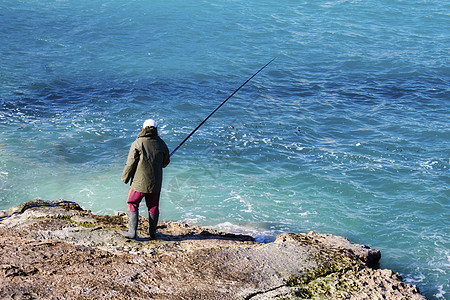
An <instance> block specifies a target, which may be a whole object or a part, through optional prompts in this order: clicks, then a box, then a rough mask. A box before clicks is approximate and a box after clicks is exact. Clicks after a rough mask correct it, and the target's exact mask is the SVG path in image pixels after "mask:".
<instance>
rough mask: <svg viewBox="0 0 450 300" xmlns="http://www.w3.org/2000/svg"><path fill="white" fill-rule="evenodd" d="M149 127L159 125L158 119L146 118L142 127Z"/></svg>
mask: <svg viewBox="0 0 450 300" xmlns="http://www.w3.org/2000/svg"><path fill="white" fill-rule="evenodd" d="M147 127H155V128H156V127H158V124H156V121H155V120H153V119H148V120H145V122H144V125H143V126H142V128H147Z"/></svg>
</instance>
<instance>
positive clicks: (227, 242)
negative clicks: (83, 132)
mask: <svg viewBox="0 0 450 300" xmlns="http://www.w3.org/2000/svg"><path fill="white" fill-rule="evenodd" d="M126 224H127V216H126V214H124V213H119V214H117V215H106V216H97V215H94V214H92V213H91V212H89V211H85V210H83V209H82V208H81V207H80V206H79V205H78V204H76V203H74V202H69V201H54V202H49V201H42V200H34V201H30V202H27V203H24V204H22V205H19V206H15V207H12V208H10V209H9V210H6V211H0V298H1V299H95V298H96V299H105V298H114V299H255V300H256V299H425V297H423V296H422V295H421V294H420V292H419V290H418V288H417V287H416V286H414V285H410V284H406V283H404V282H403V281H402V279H401V277H400V276H399V275H398V274H395V273H393V272H392V271H390V270H380V269H377V266H378V262H379V259H380V257H381V254H380V252H379V251H378V250H375V249H370V248H369V247H367V246H363V245H357V244H352V243H350V242H349V241H348V240H346V239H345V238H343V237H339V236H333V235H326V234H317V233H314V232H310V233H308V234H292V233H284V234H281V235H279V236H278V237H277V239H276V240H275V242H273V243H258V242H256V241H255V240H254V239H253V238H252V237H250V236H245V235H235V234H230V233H224V232H218V231H215V230H211V229H208V228H202V227H199V226H195V225H190V224H186V223H176V222H160V223H159V226H158V234H157V240H150V239H149V237H148V235H147V234H146V233H145V232H146V229H147V228H146V225H147V222H146V221H145V220H144V218H143V217H141V220H140V226H139V234H140V238H139V239H138V240H127V239H125V238H123V237H122V236H121V235H120V233H119V232H120V231H123V230H126Z"/></svg>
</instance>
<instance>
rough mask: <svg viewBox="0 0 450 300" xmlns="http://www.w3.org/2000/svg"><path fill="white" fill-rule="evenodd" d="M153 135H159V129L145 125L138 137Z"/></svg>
mask: <svg viewBox="0 0 450 300" xmlns="http://www.w3.org/2000/svg"><path fill="white" fill-rule="evenodd" d="M151 136H158V129H157V128H156V127H153V126H152V127H145V128H144V129H142V131H141V132H140V133H139V134H138V138H140V137H151Z"/></svg>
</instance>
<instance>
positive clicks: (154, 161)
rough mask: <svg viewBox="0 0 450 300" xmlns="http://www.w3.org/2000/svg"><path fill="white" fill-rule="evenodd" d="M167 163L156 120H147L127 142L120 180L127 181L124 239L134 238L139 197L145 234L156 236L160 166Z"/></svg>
mask: <svg viewBox="0 0 450 300" xmlns="http://www.w3.org/2000/svg"><path fill="white" fill-rule="evenodd" d="M169 163H170V155H169V149H168V147H167V145H166V143H165V142H164V141H163V140H162V139H161V138H160V137H159V136H158V129H157V123H156V122H155V120H152V119H148V120H146V121H145V122H144V125H143V126H142V131H141V132H140V133H139V135H138V137H137V139H136V140H135V141H134V142H133V143H132V144H131V147H130V151H129V153H128V158H127V162H126V164H125V167H124V169H123V173H122V181H123V182H124V183H126V184H127V183H128V182H130V189H129V191H128V199H127V204H128V208H127V210H128V217H129V219H128V232H124V233H122V235H123V236H124V237H126V238H130V239H135V238H137V227H138V219H139V204H140V202H141V201H142V199H143V198H145V203H146V205H147V209H148V220H149V229H148V231H149V234H150V237H151V238H152V239H155V238H156V226H157V224H158V218H159V198H160V193H161V185H162V179H163V168H165V167H167V165H168V164H169Z"/></svg>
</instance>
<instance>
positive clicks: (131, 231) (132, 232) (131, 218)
mask: <svg viewBox="0 0 450 300" xmlns="http://www.w3.org/2000/svg"><path fill="white" fill-rule="evenodd" d="M138 219H139V211H138V210H136V211H129V212H128V232H122V235H123V236H124V237H126V238H128V239H135V238H137V227H138Z"/></svg>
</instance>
